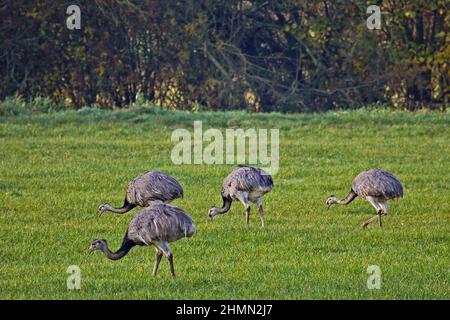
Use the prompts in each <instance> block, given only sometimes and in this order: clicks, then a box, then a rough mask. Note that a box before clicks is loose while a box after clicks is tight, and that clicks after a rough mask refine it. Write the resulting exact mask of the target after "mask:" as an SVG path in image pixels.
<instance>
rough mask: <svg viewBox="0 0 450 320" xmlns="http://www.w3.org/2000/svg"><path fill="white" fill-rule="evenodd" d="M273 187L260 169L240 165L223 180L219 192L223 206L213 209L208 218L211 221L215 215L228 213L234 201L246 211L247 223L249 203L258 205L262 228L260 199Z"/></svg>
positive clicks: (268, 177) (270, 179) (270, 180)
mask: <svg viewBox="0 0 450 320" xmlns="http://www.w3.org/2000/svg"><path fill="white" fill-rule="evenodd" d="M273 187H274V184H273V180H272V177H271V176H270V175H269V174H268V173H267V172H265V171H264V170H263V169H261V168H255V167H248V166H243V165H240V166H238V167H237V168H236V169H234V170H233V171H232V172H231V173H230V174H229V175H228V176H227V177H226V178H225V180H224V182H223V185H222V190H221V195H222V200H223V205H222V207H221V208H216V207H213V208H211V209H210V210H209V212H208V216H209V217H210V218H211V219H213V218H214V217H215V216H216V215H217V214H223V213H226V212H228V210H230V207H231V203H232V201H234V200H239V201H240V202H242V204H243V205H244V207H245V209H246V221H247V224H248V223H249V217H250V203H249V202H253V203H256V204H257V205H258V208H259V215H260V218H261V223H262V226H263V227H264V226H265V220H264V214H263V207H262V197H263V196H264V195H265V194H266V193H268V192H270V191H271V190H272V189H273Z"/></svg>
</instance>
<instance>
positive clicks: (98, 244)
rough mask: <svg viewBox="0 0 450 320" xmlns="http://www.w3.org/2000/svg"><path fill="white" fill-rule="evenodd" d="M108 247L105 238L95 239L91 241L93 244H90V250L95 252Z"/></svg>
mask: <svg viewBox="0 0 450 320" xmlns="http://www.w3.org/2000/svg"><path fill="white" fill-rule="evenodd" d="M106 247H107V242H106V240H104V239H97V240H93V241H92V242H91V245H90V246H89V251H90V252H94V251H95V250H103V249H104V248H106Z"/></svg>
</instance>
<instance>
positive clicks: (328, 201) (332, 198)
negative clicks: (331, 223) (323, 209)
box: [325, 195, 338, 209]
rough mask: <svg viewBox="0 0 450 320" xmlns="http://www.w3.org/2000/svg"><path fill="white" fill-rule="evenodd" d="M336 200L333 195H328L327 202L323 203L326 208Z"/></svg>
mask: <svg viewBox="0 0 450 320" xmlns="http://www.w3.org/2000/svg"><path fill="white" fill-rule="evenodd" d="M337 202H338V198H336V197H335V196H334V195H331V196H329V197H328V199H327V202H326V203H325V204H326V205H327V206H328V209H329V208H330V207H331V206H332V205H333V204H335V203H337Z"/></svg>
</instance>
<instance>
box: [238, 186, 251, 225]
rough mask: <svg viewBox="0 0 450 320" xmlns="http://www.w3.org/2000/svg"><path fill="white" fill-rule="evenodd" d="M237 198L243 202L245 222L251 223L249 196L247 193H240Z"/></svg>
mask: <svg viewBox="0 0 450 320" xmlns="http://www.w3.org/2000/svg"><path fill="white" fill-rule="evenodd" d="M236 198H238V199H239V201H241V202H242V204H243V205H244V207H245V221H246V222H247V224H249V223H250V203H249V202H248V194H247V193H246V192H240V193H238V194H237V195H236Z"/></svg>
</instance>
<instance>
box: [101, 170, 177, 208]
mask: <svg viewBox="0 0 450 320" xmlns="http://www.w3.org/2000/svg"><path fill="white" fill-rule="evenodd" d="M182 197H183V187H182V186H181V185H180V183H179V182H178V181H177V180H176V179H175V178H174V177H172V176H169V175H167V174H165V173H163V172H160V171H156V170H155V171H147V172H144V173H143V174H141V175H140V176H138V177H136V178H134V179H133V180H131V181H130V182H129V183H128V188H127V193H126V196H125V200H124V204H123V205H122V207H121V208H114V207H113V206H111V205H110V204H108V203H104V204H101V205H100V206H99V208H98V210H99V213H100V214H102V213H103V212H105V211H111V212H115V213H125V212H128V211H130V210H131V209H133V208H134V207H136V206H141V207H147V206H149V205H150V203H151V202H152V201H156V200H160V201H163V202H170V201H172V200H175V199H177V198H182Z"/></svg>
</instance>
